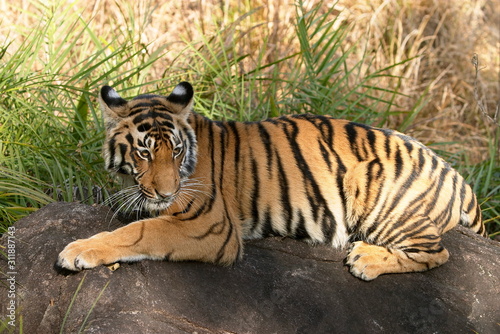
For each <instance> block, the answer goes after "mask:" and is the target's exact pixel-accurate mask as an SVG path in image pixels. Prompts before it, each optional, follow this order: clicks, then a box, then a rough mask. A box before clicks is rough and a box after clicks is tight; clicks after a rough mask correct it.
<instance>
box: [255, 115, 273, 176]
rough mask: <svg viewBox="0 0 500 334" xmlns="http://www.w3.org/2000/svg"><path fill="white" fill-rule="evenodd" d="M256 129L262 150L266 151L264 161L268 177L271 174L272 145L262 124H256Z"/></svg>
mask: <svg viewBox="0 0 500 334" xmlns="http://www.w3.org/2000/svg"><path fill="white" fill-rule="evenodd" d="M257 128H258V130H259V134H260V139H261V140H262V144H263V145H264V149H265V150H266V160H267V172H268V173H269V175H271V173H272V164H273V152H272V144H271V137H270V136H269V133H268V132H267V130H266V128H265V127H264V125H262V123H257Z"/></svg>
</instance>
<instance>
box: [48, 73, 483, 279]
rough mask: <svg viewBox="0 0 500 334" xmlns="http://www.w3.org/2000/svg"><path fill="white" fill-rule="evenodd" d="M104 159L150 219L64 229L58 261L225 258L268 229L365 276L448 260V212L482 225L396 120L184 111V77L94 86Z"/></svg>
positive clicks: (188, 106) (457, 179)
mask: <svg viewBox="0 0 500 334" xmlns="http://www.w3.org/2000/svg"><path fill="white" fill-rule="evenodd" d="M99 100H100V104H101V108H102V111H103V114H104V118H105V123H106V128H107V136H106V141H105V144H104V149H103V151H104V157H105V163H106V168H107V169H108V170H109V171H111V172H113V173H116V174H118V175H119V176H121V177H123V178H128V179H130V180H131V181H132V186H131V187H128V188H127V189H125V190H123V191H124V193H123V195H124V196H125V195H126V196H128V198H127V199H126V201H129V204H130V205H132V206H136V207H140V208H143V209H146V210H148V211H150V212H153V213H157V216H156V218H149V219H144V220H140V221H137V222H134V223H132V224H129V225H127V226H124V227H121V228H119V229H117V230H115V231H113V232H102V233H99V234H97V235H94V236H93V237H91V238H89V239H81V240H77V241H74V242H72V243H70V244H69V245H67V246H66V248H65V249H64V250H63V251H62V252H61V253H60V255H59V258H58V263H57V264H58V265H59V266H60V267H63V268H66V269H69V270H73V271H78V270H81V269H85V268H93V267H96V266H98V265H101V264H110V263H114V262H117V261H138V260H141V259H158V260H161V259H168V260H172V261H179V260H198V261H205V262H212V263H217V264H223V265H228V264H231V263H233V262H234V261H235V260H237V259H239V258H240V257H241V256H242V249H243V240H244V239H254V238H262V237H266V236H270V235H279V236H290V237H295V238H299V239H305V240H307V241H308V242H310V243H327V244H330V245H332V246H333V247H338V248H342V247H344V246H346V245H348V244H350V248H349V253H348V255H347V259H346V264H347V265H348V266H350V271H351V273H352V274H353V275H354V276H356V277H359V278H361V279H363V280H367V281H369V280H373V279H374V278H376V277H377V276H379V275H381V274H386V273H405V272H415V271H424V270H427V269H430V268H434V267H437V266H439V265H441V264H443V263H445V262H446V261H447V260H448V251H447V250H446V249H445V248H443V245H442V244H441V235H442V234H443V233H444V232H446V231H448V230H449V229H451V228H453V227H454V226H455V225H456V224H457V223H461V224H462V225H465V226H468V227H470V228H471V229H472V230H474V231H475V232H477V233H480V234H482V235H485V228H484V225H483V224H482V221H481V209H480V207H479V205H478V203H477V200H476V196H475V195H474V193H473V192H472V189H471V187H470V186H469V185H467V184H466V183H465V182H464V179H463V178H462V177H461V176H460V175H459V174H458V173H457V172H456V171H455V170H453V169H452V168H451V167H450V166H449V165H448V164H447V163H446V162H444V161H443V160H442V159H441V158H439V157H438V156H437V155H436V154H435V153H433V151H431V150H430V149H428V148H426V147H425V146H424V145H422V144H421V143H419V142H418V141H416V140H415V139H413V138H410V137H408V136H405V135H403V134H401V133H399V132H396V131H392V130H385V129H378V128H373V127H370V126H367V125H363V124H358V123H353V122H349V121H346V120H339V119H334V118H332V117H328V116H318V115H291V116H283V117H279V118H273V119H268V120H265V121H261V122H247V123H240V122H231V121H228V122H218V121H212V120H209V119H207V118H205V117H203V116H201V115H199V114H197V113H195V112H193V111H192V106H193V88H192V86H191V85H190V84H189V83H187V82H182V83H180V84H179V85H177V86H176V87H175V88H174V90H173V91H172V93H171V94H170V95H169V96H167V97H164V96H159V95H140V96H138V97H136V98H134V99H132V100H130V101H127V100H125V99H123V98H122V97H121V96H120V95H118V94H117V92H116V91H115V90H114V89H113V88H111V87H109V86H104V87H102V89H101V92H100V99H99Z"/></svg>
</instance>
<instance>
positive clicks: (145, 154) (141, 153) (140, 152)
mask: <svg viewBox="0 0 500 334" xmlns="http://www.w3.org/2000/svg"><path fill="white" fill-rule="evenodd" d="M137 154H138V155H139V157H140V158H142V159H145V160H149V159H150V158H151V153H150V152H149V151H148V150H147V149H142V150H137Z"/></svg>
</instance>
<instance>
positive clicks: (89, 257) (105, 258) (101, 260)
mask: <svg viewBox="0 0 500 334" xmlns="http://www.w3.org/2000/svg"><path fill="white" fill-rule="evenodd" d="M106 233H108V232H104V233H100V234H98V235H95V236H93V237H92V238H89V239H79V240H76V241H73V242H72V243H70V244H68V245H67V246H66V247H65V248H64V249H63V251H62V252H61V253H60V254H59V257H58V259H57V263H56V265H57V266H59V267H61V268H63V269H68V270H71V271H80V270H82V269H90V268H94V267H97V266H98V265H101V264H108V263H112V262H115V261H113V260H112V259H111V258H110V256H111V255H112V253H113V252H112V250H111V249H110V247H109V245H107V244H106V243H105V242H104V240H103V239H102V238H99V237H100V236H103V235H105V234H106Z"/></svg>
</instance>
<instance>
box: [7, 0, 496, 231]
mask: <svg viewBox="0 0 500 334" xmlns="http://www.w3.org/2000/svg"><path fill="white" fill-rule="evenodd" d="M0 11H1V12H2V17H1V18H0V233H1V232H2V231H3V230H5V229H6V228H7V227H8V226H10V225H11V224H12V223H13V222H14V221H16V220H17V219H19V218H20V217H22V216H24V215H26V214H28V213H29V212H31V211H33V210H36V209H37V208H38V207H40V206H42V205H45V204H47V203H49V202H51V201H55V200H67V201H72V200H81V201H84V202H88V203H93V202H102V201H103V200H104V199H105V198H106V197H108V193H109V192H113V189H114V188H115V187H116V185H115V183H114V181H113V179H112V178H110V176H109V175H107V173H106V172H105V171H104V168H103V166H102V159H101V157H100V147H101V144H102V141H103V138H104V129H103V123H102V120H101V116H100V111H99V110H98V108H97V105H96V97H97V93H98V89H99V87H100V86H102V85H104V84H111V85H113V86H114V87H115V88H116V89H118V90H119V91H120V92H121V94H122V95H123V96H125V97H129V96H130V97H133V96H135V95H136V94H138V93H144V92H158V93H160V94H168V92H169V90H170V89H171V88H172V87H173V86H174V85H175V84H176V83H178V82H179V81H181V80H188V81H190V82H192V83H193V85H194V86H195V90H196V94H197V95H196V110H197V111H198V112H200V113H203V114H205V115H207V116H209V117H212V118H216V119H235V120H257V119H262V118H265V117H270V116H277V115H280V114H284V113H301V112H313V113H320V114H331V115H334V116H335V117H339V118H349V119H351V120H356V121H360V122H365V123H369V124H373V125H376V126H383V127H389V128H394V129H398V130H400V131H403V132H406V133H407V134H409V135H411V136H413V137H416V138H417V139H419V140H420V141H422V142H423V143H424V144H426V145H430V146H431V148H433V149H435V150H437V151H438V152H439V154H440V155H442V156H443V157H444V158H445V159H447V160H448V161H449V162H450V163H452V165H453V166H454V167H455V168H457V169H458V170H459V171H460V172H461V173H462V175H464V177H466V179H467V180H468V182H470V183H471V184H472V185H473V187H474V190H475V191H476V193H477V194H478V196H479V199H480V202H481V203H482V209H483V214H484V217H485V221H486V223H487V227H488V231H489V232H490V235H491V236H492V237H494V236H495V235H498V234H499V233H500V161H499V147H500V144H499V118H500V116H499V115H498V114H499V111H498V110H499V104H500V84H499V80H500V56H499V51H500V2H499V1H494V0H462V1H447V0H415V1H411V0H339V1H337V2H333V1H306V0H304V1H300V0H299V1H296V2H293V1H286V0H252V1H250V0H246V1H244V0H217V1H216V0H206V1H204V0H191V1H188V0H186V1H174V0H169V1H162V0H139V1H119V0H86V1H82V0H72V1H69V0H67V1H62V0H14V1H11V0H0Z"/></svg>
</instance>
